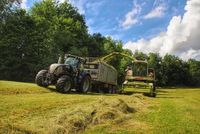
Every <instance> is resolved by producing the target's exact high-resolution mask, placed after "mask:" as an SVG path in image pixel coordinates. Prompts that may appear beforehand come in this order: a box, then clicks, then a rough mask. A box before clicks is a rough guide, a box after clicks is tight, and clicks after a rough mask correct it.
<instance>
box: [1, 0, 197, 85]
mask: <svg viewBox="0 0 200 134" xmlns="http://www.w3.org/2000/svg"><path fill="white" fill-rule="evenodd" d="M113 51H117V52H123V53H126V54H129V55H134V56H135V57H140V58H142V59H147V60H148V62H149V67H152V68H154V69H155V70H156V79H157V84H158V85H159V86H176V85H181V86H182V85H186V86H199V85H200V61H197V60H195V59H190V60H188V61H183V60H181V59H180V58H178V57H176V56H173V55H169V54H167V55H165V56H164V57H160V56H159V54H156V53H150V54H148V55H147V54H144V53H142V52H135V53H134V54H133V53H132V52H131V51H130V50H126V49H123V44H122V42H121V41H119V40H114V39H112V38H111V37H105V36H102V35H101V34H100V33H94V34H89V32H88V27H87V25H86V22H85V18H84V16H83V15H81V14H80V13H79V12H78V10H77V8H75V7H73V6H72V5H71V4H69V3H67V2H64V3H58V2H56V1H54V0H45V1H41V2H37V3H35V4H34V5H33V6H32V7H31V8H30V9H29V10H24V9H21V8H20V6H19V3H18V1H15V0H10V1H9V0H2V1H1V3H0V79H4V80H15V81H29V82H33V81H34V77H35V75H36V73H37V72H38V71H39V70H41V69H43V68H44V67H48V66H49V65H50V64H52V63H55V62H57V59H58V57H59V55H61V54H64V53H70V54H74V55H78V56H83V57H87V56H89V57H100V56H103V55H106V54H109V53H111V52H113ZM129 62H130V61H128V60H127V59H126V58H124V57H115V58H114V59H113V60H112V61H111V62H110V64H111V65H113V66H114V67H115V68H116V69H117V70H118V74H119V75H118V82H119V83H122V82H123V79H124V70H125V68H126V66H127V65H128V64H129Z"/></svg>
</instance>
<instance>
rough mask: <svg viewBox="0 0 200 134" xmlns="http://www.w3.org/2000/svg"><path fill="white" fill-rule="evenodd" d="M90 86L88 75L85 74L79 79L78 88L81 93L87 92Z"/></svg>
mask: <svg viewBox="0 0 200 134" xmlns="http://www.w3.org/2000/svg"><path fill="white" fill-rule="evenodd" d="M90 87H91V78H90V76H85V78H83V80H82V81H81V85H80V89H79V90H80V91H81V92H82V93H87V92H89V91H90Z"/></svg>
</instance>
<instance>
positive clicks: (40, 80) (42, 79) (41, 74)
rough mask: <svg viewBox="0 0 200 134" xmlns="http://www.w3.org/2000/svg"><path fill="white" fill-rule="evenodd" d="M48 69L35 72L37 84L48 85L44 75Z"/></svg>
mask: <svg viewBox="0 0 200 134" xmlns="http://www.w3.org/2000/svg"><path fill="white" fill-rule="evenodd" d="M47 73H48V71H47V70H41V71H39V72H38V73H37V75H36V77H35V83H36V84H37V85H38V86H41V87H48V83H47V82H45V79H46V75H47Z"/></svg>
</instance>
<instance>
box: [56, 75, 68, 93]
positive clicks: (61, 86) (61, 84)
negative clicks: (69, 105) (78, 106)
mask: <svg viewBox="0 0 200 134" xmlns="http://www.w3.org/2000/svg"><path fill="white" fill-rule="evenodd" d="M71 88H72V79H71V78H70V77H69V76H67V75H64V76H62V77H60V78H59V79H58V80H57V83H56V89H57V90H58V91H59V92H62V93H67V92H70V91H71Z"/></svg>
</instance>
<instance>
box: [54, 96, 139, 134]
mask: <svg viewBox="0 0 200 134" xmlns="http://www.w3.org/2000/svg"><path fill="white" fill-rule="evenodd" d="M134 112H136V110H135V108H133V107H130V106H129V105H128V104H127V103H126V102H125V101H124V100H123V99H120V98H115V99H109V100H108V99H102V98H101V99H99V100H97V101H95V102H93V103H91V104H88V105H86V106H84V107H83V106H82V107H78V108H76V109H73V110H71V112H69V113H65V114H62V115H59V116H58V117H57V119H56V121H55V125H54V126H53V128H52V129H51V132H50V133H54V134H55V133H80V132H83V131H84V130H85V129H87V128H89V127H91V126H94V125H98V124H104V123H107V122H109V123H115V124H116V123H118V124H120V123H122V122H124V121H126V120H128V119H130V118H129V117H128V116H129V114H130V113H134Z"/></svg>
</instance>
